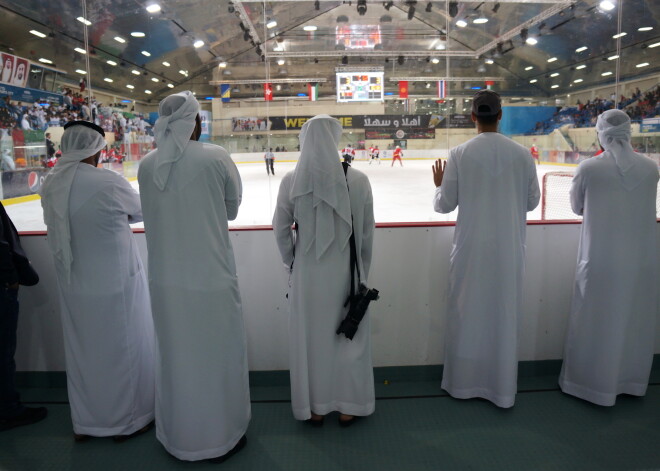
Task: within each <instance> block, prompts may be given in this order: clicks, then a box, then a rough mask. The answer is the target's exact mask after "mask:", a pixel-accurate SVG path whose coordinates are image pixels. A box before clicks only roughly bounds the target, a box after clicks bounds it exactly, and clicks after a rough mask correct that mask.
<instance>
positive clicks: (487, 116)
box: [472, 90, 502, 125]
mask: <svg viewBox="0 0 660 471" xmlns="http://www.w3.org/2000/svg"><path fill="white" fill-rule="evenodd" d="M500 111H502V99H501V98H500V95H499V94H497V93H495V92H494V91H492V90H479V91H478V92H477V93H475V94H474V97H472V113H474V115H475V116H476V118H477V122H478V123H479V124H485V125H492V124H495V123H497V120H498V115H499V113H500Z"/></svg>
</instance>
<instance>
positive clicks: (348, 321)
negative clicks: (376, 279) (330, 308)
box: [337, 284, 378, 340]
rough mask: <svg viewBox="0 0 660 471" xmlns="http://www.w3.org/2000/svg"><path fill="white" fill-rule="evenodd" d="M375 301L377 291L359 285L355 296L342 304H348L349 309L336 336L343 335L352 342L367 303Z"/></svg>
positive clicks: (365, 311)
mask: <svg viewBox="0 0 660 471" xmlns="http://www.w3.org/2000/svg"><path fill="white" fill-rule="evenodd" d="M377 299H378V290H377V289H370V288H367V287H366V286H365V285H364V284H360V288H359V289H358V292H357V293H356V294H355V295H353V296H350V297H349V298H348V299H347V300H346V303H345V304H344V305H346V304H348V303H350V307H349V309H348V314H346V317H345V318H344V320H343V321H341V324H339V328H338V329H337V335H340V334H344V335H345V336H346V338H347V339H349V340H353V337H354V336H355V333H356V332H357V330H358V326H359V325H360V322H361V321H362V318H363V317H364V315H365V314H366V313H367V309H368V308H369V303H370V302H371V301H376V300H377Z"/></svg>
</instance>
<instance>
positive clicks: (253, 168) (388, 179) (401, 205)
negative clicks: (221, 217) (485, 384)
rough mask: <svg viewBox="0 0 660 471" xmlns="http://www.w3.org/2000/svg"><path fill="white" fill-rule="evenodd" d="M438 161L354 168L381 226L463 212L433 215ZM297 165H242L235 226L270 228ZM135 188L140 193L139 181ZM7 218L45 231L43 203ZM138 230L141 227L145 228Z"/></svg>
mask: <svg viewBox="0 0 660 471" xmlns="http://www.w3.org/2000/svg"><path fill="white" fill-rule="evenodd" d="M432 163H433V161H432V160H404V162H403V165H404V166H403V167H401V166H399V164H398V162H397V163H395V166H394V167H391V162H390V161H388V160H384V161H382V162H381V163H380V165H379V164H378V163H373V164H372V165H369V164H368V162H367V161H355V162H353V167H355V168H357V169H358V170H361V171H363V172H365V173H366V174H367V175H368V177H369V181H370V182H371V187H372V189H373V195H374V212H375V218H376V222H390V223H391V222H403V223H406V222H429V221H455V220H456V215H457V211H454V212H452V213H450V214H438V213H436V212H434V211H433V207H432V199H433V194H434V191H435V186H434V185H433V178H432V174H431V165H432ZM295 165H296V164H295V162H275V176H268V175H266V168H265V165H264V164H263V163H261V162H259V163H239V164H238V170H239V172H240V174H241V178H242V180H243V202H242V204H241V208H240V210H239V212H238V217H237V218H236V220H235V221H231V222H230V227H237V226H254V225H270V224H271V221H272V217H273V210H274V208H275V202H276V200H277V191H278V189H279V185H280V181H281V179H282V176H284V175H285V174H286V173H287V172H289V171H290V170H293V169H294V167H295ZM574 171H575V167H574V166H563V165H562V166H559V165H539V166H537V172H538V178H539V184H541V183H542V179H543V175H545V174H546V173H547V172H574ZM565 180H566V182H565V183H564V184H563V185H564V187H565V190H564V188H557V189H556V191H555V194H556V193H557V192H559V193H560V195H559V196H562V195H561V194H563V195H564V196H565V197H564V198H560V199H561V201H559V200H558V199H555V205H557V204H559V205H560V206H563V207H562V208H561V209H562V213H565V214H572V213H570V208H569V207H568V185H570V178H567V179H565ZM131 183H132V185H133V186H134V187H135V189H136V190H138V191H139V187H138V183H137V181H132V182H131ZM6 209H7V213H8V214H9V216H10V217H11V218H12V220H13V221H14V224H15V225H16V228H17V229H18V230H19V231H43V230H46V227H45V225H44V223H43V216H42V210H41V202H40V201H39V200H34V201H28V202H24V203H18V204H10V205H7V206H6ZM573 217H575V216H573ZM539 219H541V204H539V206H538V207H537V208H536V209H535V210H534V211H532V212H530V213H528V220H539ZM133 227H135V228H141V227H142V224H134V225H133Z"/></svg>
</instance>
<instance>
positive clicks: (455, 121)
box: [232, 114, 474, 139]
mask: <svg viewBox="0 0 660 471" xmlns="http://www.w3.org/2000/svg"><path fill="white" fill-rule="evenodd" d="M334 117H335V118H337V119H338V120H339V122H340V123H341V125H342V127H343V128H344V129H364V130H365V132H367V131H369V130H373V131H378V132H380V133H385V134H388V135H389V134H395V133H396V132H397V131H403V132H404V133H406V136H407V135H408V134H417V135H419V136H420V137H408V136H407V137H405V138H407V139H433V138H434V137H435V132H433V130H434V129H439V128H446V127H450V128H473V127H474V123H473V122H472V120H471V119H470V116H469V115H457V114H452V115H450V116H449V118H447V117H446V116H441V115H428V114H427V115H375V116H369V115H354V116H334ZM311 118H312V116H271V117H269V118H268V119H267V118H266V117H265V116H262V117H246V118H232V130H233V131H234V132H243V131H244V132H252V131H286V130H294V131H295V130H300V129H301V128H302V127H303V125H304V124H305V123H306V122H307V121H308V120H310V119H311ZM422 131H425V132H422ZM422 136H425V137H422ZM369 139H376V138H369Z"/></svg>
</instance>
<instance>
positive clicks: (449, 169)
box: [433, 152, 458, 214]
mask: <svg viewBox="0 0 660 471" xmlns="http://www.w3.org/2000/svg"><path fill="white" fill-rule="evenodd" d="M456 206H458V168H457V167H456V157H455V155H454V153H453V152H450V154H449V159H448V160H447V166H446V167H445V175H444V176H443V177H442V185H440V186H439V187H437V188H436V189H435V196H434V197H433V210H434V211H435V212H436V213H443V214H446V213H451V212H452V211H453V210H454V209H456Z"/></svg>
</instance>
